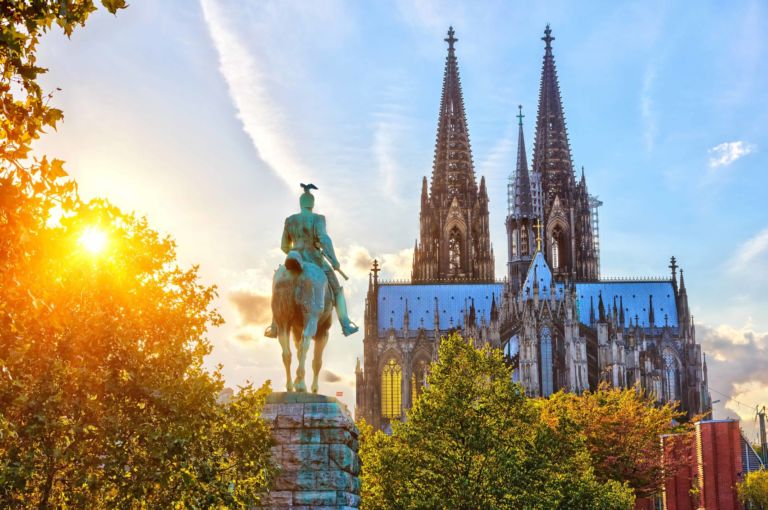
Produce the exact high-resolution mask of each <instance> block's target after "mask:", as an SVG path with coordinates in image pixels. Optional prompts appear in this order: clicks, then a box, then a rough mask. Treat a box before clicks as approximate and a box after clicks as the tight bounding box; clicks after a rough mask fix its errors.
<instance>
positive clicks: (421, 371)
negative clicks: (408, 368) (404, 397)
mask: <svg viewBox="0 0 768 510" xmlns="http://www.w3.org/2000/svg"><path fill="white" fill-rule="evenodd" d="M426 385H427V362H426V361H425V360H423V359H422V360H419V361H418V362H416V363H415V364H414V366H413V373H412V375H411V402H412V403H415V402H416V399H417V398H419V397H420V396H421V394H422V393H423V392H424V387H425V386H426Z"/></svg>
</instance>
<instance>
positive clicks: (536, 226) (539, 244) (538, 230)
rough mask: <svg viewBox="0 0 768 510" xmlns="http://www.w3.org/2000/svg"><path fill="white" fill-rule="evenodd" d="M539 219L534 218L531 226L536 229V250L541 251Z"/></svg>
mask: <svg viewBox="0 0 768 510" xmlns="http://www.w3.org/2000/svg"><path fill="white" fill-rule="evenodd" d="M541 227H542V225H541V220H540V219H539V218H536V223H534V224H533V228H535V229H536V251H541Z"/></svg>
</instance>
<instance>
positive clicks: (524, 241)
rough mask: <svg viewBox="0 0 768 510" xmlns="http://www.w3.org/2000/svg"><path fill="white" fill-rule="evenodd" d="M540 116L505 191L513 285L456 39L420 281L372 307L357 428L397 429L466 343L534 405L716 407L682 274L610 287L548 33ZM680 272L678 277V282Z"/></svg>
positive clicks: (372, 288) (416, 268)
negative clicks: (606, 387)
mask: <svg viewBox="0 0 768 510" xmlns="http://www.w3.org/2000/svg"><path fill="white" fill-rule="evenodd" d="M542 40H543V41H544V44H545V46H544V60H543V65H542V71H541V83H540V90H539V104H538V114H537V119H536V132H535V137H534V144H533V158H532V159H531V166H530V169H529V165H528V158H527V155H526V149H525V140H524V135H523V114H522V107H521V108H520V110H521V111H520V112H519V114H518V119H519V122H518V124H519V133H518V148H517V161H516V168H515V171H514V173H513V174H512V175H511V177H510V180H509V185H508V189H507V200H508V213H507V218H506V220H505V225H506V231H507V266H506V267H507V274H506V275H504V277H503V278H501V279H499V278H497V276H496V275H495V274H494V267H495V260H494V251H493V247H492V246H491V241H490V228H489V225H490V220H489V211H488V201H489V198H488V189H487V187H486V183H485V178H484V177H480V184H479V185H478V183H477V176H476V175H475V171H474V165H473V162H472V151H471V145H470V141H469V131H468V128H467V117H466V112H465V110H464V100H463V97H462V91H461V81H460V78H459V66H458V60H457V58H456V48H455V44H456V41H458V39H456V38H455V33H454V30H453V28H450V29H449V31H448V37H447V38H446V39H445V41H446V42H447V43H448V55H447V57H446V61H445V72H444V77H443V88H442V97H441V99H440V112H439V118H438V127H437V142H436V146H435V157H434V162H433V166H432V175H431V179H430V181H429V182H428V181H427V178H426V177H424V180H423V182H422V190H421V211H420V215H419V237H418V240H417V241H416V245H415V247H414V254H413V270H412V275H411V283H396V282H386V281H383V280H381V279H379V270H380V268H379V265H378V263H377V262H376V261H374V264H373V268H372V271H371V275H370V278H369V284H368V293H367V296H366V306H365V331H364V339H363V361H362V364H361V363H360V360H358V363H357V367H356V369H355V374H356V381H357V401H356V411H355V412H356V417H357V418H364V419H365V420H366V421H367V422H368V423H370V424H372V425H373V426H374V427H377V428H380V429H383V430H389V429H390V423H391V422H392V421H393V420H402V419H403V418H404V417H405V411H406V410H407V409H409V408H410V407H411V405H412V402H413V401H414V399H416V398H417V397H418V395H419V394H420V393H421V391H422V390H423V388H424V387H425V385H426V383H427V374H428V371H429V365H430V363H431V362H432V361H434V360H435V359H436V357H437V350H438V346H439V344H440V340H441V338H443V337H444V336H446V335H448V334H450V333H451V332H454V331H458V332H460V333H461V334H462V335H463V336H465V337H466V338H472V339H473V340H474V341H475V343H476V344H477V345H483V344H490V345H491V346H493V347H497V348H500V349H503V350H504V353H505V355H506V359H507V360H508V363H510V364H511V365H512V367H513V378H514V380H515V381H517V382H519V383H520V384H521V385H522V386H523V387H524V388H525V392H526V394H527V395H529V396H531V397H540V396H543V397H546V396H548V395H551V394H552V393H554V392H556V391H559V390H561V389H562V390H566V391H572V392H582V391H584V390H588V389H595V388H596V387H597V386H598V384H600V383H601V382H608V383H610V384H612V385H613V386H616V387H632V386H634V385H639V386H641V387H642V388H644V389H645V390H646V391H648V392H649V393H651V394H653V395H655V396H656V398H657V399H658V400H659V401H660V402H664V401H679V402H680V406H681V408H682V410H683V411H685V413H686V414H687V415H688V416H689V417H690V416H693V415H696V414H699V413H702V412H707V411H708V410H709V409H710V408H711V402H710V397H709V393H708V390H707V367H706V360H705V359H704V357H703V353H702V352H701V347H700V345H699V344H697V343H696V334H695V328H694V324H693V317H692V315H691V314H690V310H689V308H688V294H687V291H686V288H685V281H684V277H683V270H682V269H679V267H678V265H677V261H676V260H675V258H674V257H672V258H671V261H670V265H669V269H670V273H669V276H668V277H664V278H653V279H638V278H610V279H607V278H601V277H600V254H599V236H598V215H597V209H598V207H599V206H600V205H602V202H600V200H598V199H597V197H595V196H593V195H590V194H589V191H588V189H587V182H586V178H585V176H584V171H583V168H582V170H581V173H580V177H579V178H578V179H577V177H576V172H575V169H574V167H573V162H572V158H571V148H570V144H569V141H568V133H567V129H566V123H565V115H564V113H563V104H562V99H561V96H560V87H559V84H558V80H557V71H556V67H555V60H554V55H553V53H552V41H553V40H554V37H552V31H551V29H550V27H549V26H547V27H546V30H545V31H544V37H542ZM678 269H679V278H678Z"/></svg>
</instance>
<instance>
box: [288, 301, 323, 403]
mask: <svg viewBox="0 0 768 510" xmlns="http://www.w3.org/2000/svg"><path fill="white" fill-rule="evenodd" d="M317 319H318V317H317V315H313V316H310V317H309V320H308V321H307V324H306V325H305V326H304V331H302V332H301V345H300V346H299V352H298V357H299V368H297V369H296V380H295V381H294V383H293V385H294V387H295V388H296V391H307V383H306V382H304V374H305V369H304V365H305V362H306V361H307V351H309V344H310V343H311V342H312V337H313V336H315V334H316V333H317Z"/></svg>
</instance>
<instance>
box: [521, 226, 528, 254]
mask: <svg viewBox="0 0 768 510" xmlns="http://www.w3.org/2000/svg"><path fill="white" fill-rule="evenodd" d="M529 246H530V242H529V241H528V227H525V226H523V228H521V229H520V255H528V252H529V250H528V247H529Z"/></svg>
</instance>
